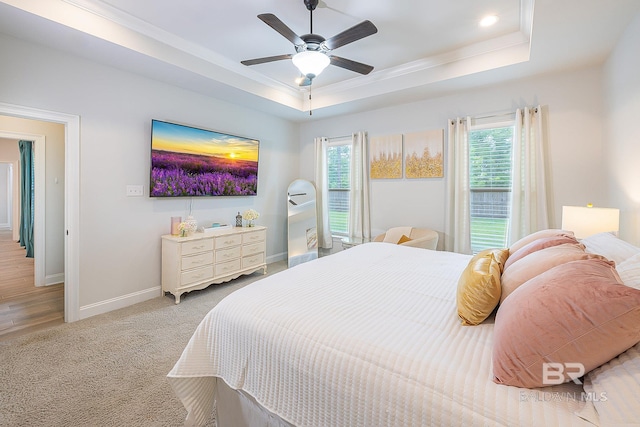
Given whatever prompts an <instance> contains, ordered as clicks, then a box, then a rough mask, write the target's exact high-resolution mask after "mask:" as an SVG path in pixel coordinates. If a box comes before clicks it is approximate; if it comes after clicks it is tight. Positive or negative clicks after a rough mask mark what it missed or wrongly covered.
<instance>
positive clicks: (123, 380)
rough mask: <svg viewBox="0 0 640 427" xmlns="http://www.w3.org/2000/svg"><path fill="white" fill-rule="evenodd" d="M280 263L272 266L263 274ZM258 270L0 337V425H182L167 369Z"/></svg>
mask: <svg viewBox="0 0 640 427" xmlns="http://www.w3.org/2000/svg"><path fill="white" fill-rule="evenodd" d="M285 268H286V262H285V261H279V262H276V263H273V264H270V265H269V267H268V273H269V274H273V273H275V272H277V271H280V270H283V269H285ZM263 277H264V276H263V275H262V274H261V273H259V272H258V273H254V274H252V275H250V276H243V277H241V278H239V279H236V280H234V281H231V282H228V283H226V284H222V285H212V286H210V287H209V288H207V289H205V290H202V291H196V292H191V293H190V294H186V295H183V299H182V300H181V303H180V304H178V305H176V304H174V300H173V298H172V297H169V296H166V297H162V298H155V299H153V300H149V301H146V302H143V303H140V304H136V305H134V306H131V307H127V308H124V309H121V310H117V311H114V312H111V313H106V314H103V315H99V316H95V317H92V318H89V319H85V320H81V321H79V322H75V323H70V324H64V325H60V326H57V327H53V328H51V329H47V330H44V331H38V332H33V333H31V334H29V335H25V336H22V337H19V338H15V339H12V340H9V341H2V342H0V425H2V426H29V427H35V426H49V427H50V426H136V427H137V426H180V425H183V422H184V417H185V416H186V411H185V410H184V407H183V406H182V404H181V403H180V402H179V401H178V400H177V398H176V397H175V396H174V394H173V391H172V390H171V387H170V386H169V384H168V383H167V380H166V374H167V373H168V372H169V371H170V370H171V368H172V367H173V365H174V363H175V362H176V361H177V360H178V358H179V357H180V354H181V353H182V350H183V349H184V347H185V346H186V344H187V342H188V341H189V338H190V337H191V335H192V333H193V331H194V330H195V328H196V326H197V325H198V324H199V323H200V320H202V318H203V317H204V316H205V314H206V313H207V312H209V310H211V308H212V307H213V306H215V305H216V304H217V303H218V302H219V301H220V300H221V299H222V298H224V297H225V296H226V295H228V294H230V293H231V292H233V291H234V290H236V289H239V288H241V287H243V286H245V285H247V284H249V283H251V282H254V281H256V280H258V279H261V278H263Z"/></svg>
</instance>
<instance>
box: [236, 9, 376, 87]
mask: <svg viewBox="0 0 640 427" xmlns="http://www.w3.org/2000/svg"><path fill="white" fill-rule="evenodd" d="M303 1H304V4H305V6H306V7H307V9H308V10H309V18H310V30H309V34H305V35H302V36H298V35H297V34H296V33H294V32H293V31H292V30H291V29H290V28H289V27H287V26H286V25H285V23H284V22H282V21H281V20H280V19H279V18H278V17H276V16H275V15H274V14H272V13H263V14H261V15H258V18H259V19H260V20H261V21H263V22H264V23H265V24H267V25H268V26H270V27H271V28H273V29H274V30H276V31H277V32H278V33H280V34H281V35H282V36H284V38H286V39H287V40H289V41H290V42H291V43H293V44H294V47H295V49H296V53H295V54H286V55H276V56H267V57H264V58H256V59H249V60H246V61H241V63H242V64H244V65H257V64H263V63H265V62H273V61H280V60H283V59H291V60H292V62H293V64H294V65H295V66H296V67H297V68H298V69H299V70H300V73H302V75H303V76H304V78H303V79H302V81H301V82H300V86H309V85H310V84H311V81H312V80H313V79H314V78H315V77H317V76H318V75H319V74H320V73H321V72H322V70H324V69H325V68H326V67H327V66H328V65H329V64H331V65H335V66H337V67H341V68H344V69H347V70H351V71H355V72H356V73H360V74H369V73H370V72H371V70H373V67H372V66H371V65H367V64H363V63H361V62H356V61H352V60H351V59H346V58H341V57H339V56H335V55H331V54H330V52H331V51H333V50H334V49H337V48H339V47H341V46H344V45H346V44H349V43H353V42H355V41H357V40H360V39H362V38H365V37H368V36H370V35H372V34H375V33H377V32H378V29H377V28H376V26H375V25H373V24H372V23H371V21H363V22H361V23H359V24H357V25H354V26H353V27H351V28H349V29H347V30H345V31H343V32H341V33H339V34H336V35H335V36H333V37H331V38H329V39H325V38H324V37H322V36H321V35H319V34H313V11H314V9H315V8H316V6H318V0H303Z"/></svg>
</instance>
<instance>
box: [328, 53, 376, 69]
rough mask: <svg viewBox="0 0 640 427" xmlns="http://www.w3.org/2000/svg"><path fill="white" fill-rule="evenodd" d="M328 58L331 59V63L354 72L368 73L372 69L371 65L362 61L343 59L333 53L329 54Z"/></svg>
mask: <svg viewBox="0 0 640 427" xmlns="http://www.w3.org/2000/svg"><path fill="white" fill-rule="evenodd" d="M329 58H330V59H331V65H335V66H337V67H340V68H344V69H347V70H350V71H355V72H356V73H360V74H369V73H370V72H371V71H372V70H373V67H372V66H371V65H367V64H363V63H362V62H356V61H352V60H351V59H345V58H341V57H339V56H334V55H331V56H330V57H329Z"/></svg>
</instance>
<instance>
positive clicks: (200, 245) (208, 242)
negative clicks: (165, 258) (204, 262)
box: [182, 239, 213, 255]
mask: <svg viewBox="0 0 640 427" xmlns="http://www.w3.org/2000/svg"><path fill="white" fill-rule="evenodd" d="M211 250H213V239H202V240H193V241H191V242H184V243H182V255H189V254H195V253H198V252H205V251H211Z"/></svg>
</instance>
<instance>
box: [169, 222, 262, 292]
mask: <svg viewBox="0 0 640 427" xmlns="http://www.w3.org/2000/svg"><path fill="white" fill-rule="evenodd" d="M266 237H267V228H266V227H261V226H256V227H233V228H224V229H220V230H216V231H213V232H211V233H195V234H193V235H191V236H187V237H178V236H172V235H164V236H162V292H163V293H166V292H170V293H171V294H172V295H173V296H174V297H175V298H176V304H178V303H179V302H180V295H182V294H183V293H185V292H190V291H194V290H198V289H204V288H206V287H207V286H209V285H212V284H214V283H223V282H227V281H229V280H233V279H235V278H237V277H239V276H241V275H243V274H251V273H253V272H255V271H258V270H260V269H262V270H263V274H266V273H267V264H266Z"/></svg>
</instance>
